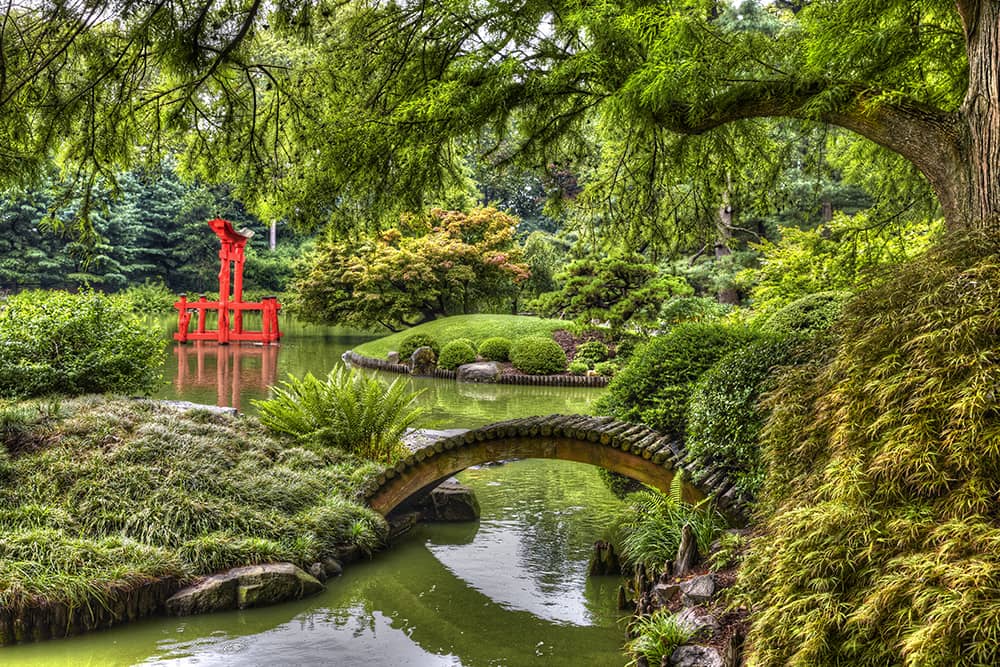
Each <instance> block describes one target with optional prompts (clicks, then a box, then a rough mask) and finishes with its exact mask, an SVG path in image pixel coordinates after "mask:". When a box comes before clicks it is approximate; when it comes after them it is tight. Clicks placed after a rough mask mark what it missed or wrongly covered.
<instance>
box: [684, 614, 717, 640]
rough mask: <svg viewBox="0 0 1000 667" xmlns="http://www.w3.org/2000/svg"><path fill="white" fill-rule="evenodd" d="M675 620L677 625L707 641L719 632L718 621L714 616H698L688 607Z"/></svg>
mask: <svg viewBox="0 0 1000 667" xmlns="http://www.w3.org/2000/svg"><path fill="white" fill-rule="evenodd" d="M675 618H676V620H677V624H678V625H680V626H682V627H684V628H686V629H687V630H688V631H689V632H691V634H693V635H695V636H698V637H701V638H705V639H707V638H708V637H711V636H712V635H714V634H715V633H716V632H718V631H719V621H717V620H716V618H715V617H714V616H712V615H711V614H700V613H698V612H697V611H696V610H694V609H692V608H690V607H689V608H687V609H682V610H681V611H680V612H678V614H677V616H676V617H675Z"/></svg>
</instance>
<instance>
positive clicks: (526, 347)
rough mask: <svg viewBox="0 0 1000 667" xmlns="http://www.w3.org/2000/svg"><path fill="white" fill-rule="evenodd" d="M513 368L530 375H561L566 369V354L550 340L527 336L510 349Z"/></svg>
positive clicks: (557, 344) (515, 342)
mask: <svg viewBox="0 0 1000 667" xmlns="http://www.w3.org/2000/svg"><path fill="white" fill-rule="evenodd" d="M510 360H511V362H512V363H513V364H514V367H515V368H517V369H518V370H521V371H524V372H525V373H529V374H531V375H549V374H551V373H561V372H562V371H564V370H565V369H566V352H565V351H564V350H563V349H562V348H561V347H559V343H557V342H555V341H554V340H552V339H551V338H542V337H541V336H529V337H527V338H521V339H518V340H516V341H514V343H513V344H512V345H511V347H510Z"/></svg>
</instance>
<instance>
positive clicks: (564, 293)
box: [530, 252, 692, 328]
mask: <svg viewBox="0 0 1000 667" xmlns="http://www.w3.org/2000/svg"><path fill="white" fill-rule="evenodd" d="M556 279H557V280H560V281H562V288H561V289H559V290H558V291H555V292H549V293H547V294H543V295H541V296H540V297H539V298H538V299H536V300H535V301H533V302H532V303H531V306H530V307H531V308H532V309H534V310H536V311H537V312H539V313H541V314H542V315H546V316H555V315H558V316H560V317H572V318H575V319H576V320H577V321H578V322H582V323H590V322H591V321H594V320H597V321H602V322H603V321H607V322H609V323H610V324H611V326H612V327H614V328H621V327H624V326H625V325H626V324H630V323H631V324H634V325H638V326H646V327H649V326H653V325H655V323H656V319H657V311H658V310H659V308H660V304H661V303H663V302H664V301H666V300H667V299H669V298H671V297H673V296H677V295H685V294H691V291H692V290H691V288H690V287H689V286H688V285H687V283H686V282H684V279H683V278H678V277H676V276H671V275H661V274H660V270H659V269H658V268H657V267H656V265H654V264H650V263H649V262H648V261H647V260H646V259H645V258H644V257H643V256H642V255H639V254H637V253H621V252H619V253H612V254H610V255H605V256H601V257H588V258H584V259H578V260H574V261H572V262H570V263H569V264H568V265H567V266H566V268H565V269H564V270H563V271H562V272H561V273H559V274H558V275H557V276H556Z"/></svg>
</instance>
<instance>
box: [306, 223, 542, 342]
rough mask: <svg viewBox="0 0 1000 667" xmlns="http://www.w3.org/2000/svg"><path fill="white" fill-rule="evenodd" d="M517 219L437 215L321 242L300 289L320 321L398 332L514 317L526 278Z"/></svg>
mask: <svg viewBox="0 0 1000 667" xmlns="http://www.w3.org/2000/svg"><path fill="white" fill-rule="evenodd" d="M516 228H517V220H516V219H515V218H512V217H511V216H509V215H507V214H505V213H501V212H500V211H497V210H496V209H493V208H481V209H473V210H472V211H470V212H469V213H463V212H461V211H444V210H441V209H432V210H430V211H429V212H428V213H427V214H426V216H424V217H421V218H417V217H414V216H404V218H403V220H402V221H401V223H400V224H399V225H398V226H397V227H396V228H393V229H389V230H386V231H383V232H380V233H378V234H370V235H368V236H366V237H364V238H362V239H359V240H352V241H338V240H334V239H333V238H327V239H326V240H324V241H322V242H320V243H319V244H317V246H316V249H315V251H314V252H313V253H312V254H311V255H310V256H309V257H308V258H307V259H306V261H305V263H304V265H303V272H302V274H301V275H300V277H299V280H298V281H297V282H296V284H295V288H294V289H295V293H296V303H297V305H296V308H297V309H298V313H299V315H300V316H301V317H303V318H305V319H307V320H310V321H316V322H326V323H334V324H350V325H352V326H357V327H361V328H364V329H370V328H374V327H385V328H387V329H389V330H390V331H398V330H400V329H401V328H404V327H407V326H413V325H416V324H420V323H421V322H424V321H428V320H433V319H435V318H438V317H443V316H447V315H459V314H469V313H474V312H476V311H478V310H487V311H488V310H490V309H499V310H506V311H508V312H509V310H510V308H511V304H512V303H513V300H514V299H515V297H517V295H518V293H519V288H518V285H519V283H521V282H522V281H524V280H526V279H527V278H528V276H529V271H528V267H527V265H526V264H524V263H523V262H522V258H523V252H522V250H521V247H520V245H519V244H518V242H517V239H516V238H515V230H516Z"/></svg>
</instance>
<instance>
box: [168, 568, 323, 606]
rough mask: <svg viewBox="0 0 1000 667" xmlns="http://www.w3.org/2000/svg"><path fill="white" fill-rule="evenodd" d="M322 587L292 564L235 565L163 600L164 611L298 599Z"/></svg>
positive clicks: (250, 604) (267, 603)
mask: <svg viewBox="0 0 1000 667" xmlns="http://www.w3.org/2000/svg"><path fill="white" fill-rule="evenodd" d="M321 590H323V584H321V583H320V582H319V580H317V579H316V578H315V577H313V576H312V575H310V574H307V573H306V572H303V571H302V570H301V569H299V568H298V567H296V566H295V565H293V564H291V563H267V564H264V565H250V566H247V567H237V568H233V569H232V570H228V571H226V572H222V573H220V574H214V575H212V576H209V577H205V578H204V579H202V580H201V581H199V582H198V583H196V584H194V585H192V586H188V587H187V588H184V589H181V590H180V591H178V592H177V593H176V594H174V595H173V596H172V597H170V598H169V599H168V600H167V602H166V608H167V613H169V614H172V615H174V616H189V615H191V614H203V613H207V612H213V611H226V610H230V609H246V608H248V607H263V606H266V605H271V604H276V603H278V602H284V601H286V600H298V599H299V598H303V597H305V596H307V595H312V594H313V593H318V592H319V591H321Z"/></svg>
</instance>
